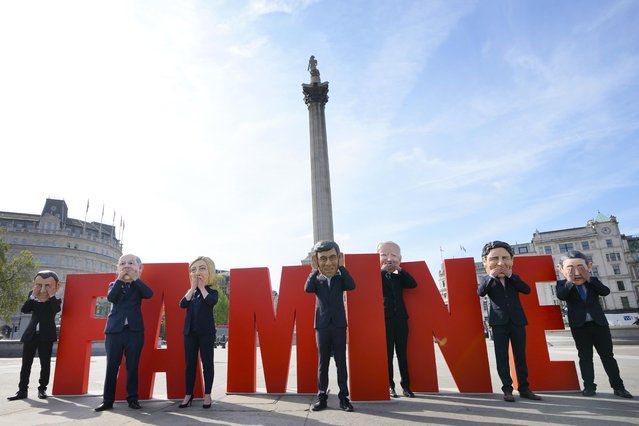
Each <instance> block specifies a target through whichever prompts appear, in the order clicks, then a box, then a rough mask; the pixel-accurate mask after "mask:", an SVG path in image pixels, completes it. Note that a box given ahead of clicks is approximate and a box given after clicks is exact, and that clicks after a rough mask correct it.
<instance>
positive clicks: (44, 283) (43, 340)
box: [7, 271, 62, 401]
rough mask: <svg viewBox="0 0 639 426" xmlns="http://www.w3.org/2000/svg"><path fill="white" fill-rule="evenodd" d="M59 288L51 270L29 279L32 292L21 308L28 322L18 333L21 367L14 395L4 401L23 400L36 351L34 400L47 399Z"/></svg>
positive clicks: (59, 300)
mask: <svg viewBox="0 0 639 426" xmlns="http://www.w3.org/2000/svg"><path fill="white" fill-rule="evenodd" d="M59 289H60V280H59V278H58V275H57V274H56V273H55V272H53V271H40V272H38V273H37V274H36V275H35V277H34V278H33V289H32V290H31V291H30V292H29V296H28V298H27V301H26V302H24V305H22V313H23V314H31V321H29V325H27V329H26V330H25V331H24V333H23V334H22V338H21V339H20V341H21V342H22V343H23V345H22V367H21V368H20V383H19V384H18V392H17V393H16V394H15V395H14V396H10V397H8V398H7V399H8V400H9V401H15V400H18V399H24V398H26V397H27V393H28V392H27V390H28V389H29V376H30V375H31V366H32V365H33V358H34V357H35V354H36V351H38V357H39V358H40V386H38V398H40V399H46V398H47V386H48V385H49V377H50V376H51V354H52V352H53V342H55V341H56V340H58V336H57V333H56V329H55V315H56V314H57V313H58V312H60V305H61V303H62V300H61V299H58V298H57V297H55V294H56V293H57V292H58V290H59Z"/></svg>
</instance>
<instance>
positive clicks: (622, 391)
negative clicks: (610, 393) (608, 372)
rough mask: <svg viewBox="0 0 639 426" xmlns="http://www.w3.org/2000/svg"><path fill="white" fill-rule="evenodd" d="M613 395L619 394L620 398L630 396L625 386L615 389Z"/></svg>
mask: <svg viewBox="0 0 639 426" xmlns="http://www.w3.org/2000/svg"><path fill="white" fill-rule="evenodd" d="M615 395H617V396H620V397H622V398H632V395H631V394H630V392H628V391H627V390H626V389H625V388H619V389H615Z"/></svg>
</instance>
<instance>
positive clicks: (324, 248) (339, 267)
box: [304, 241, 355, 411]
mask: <svg viewBox="0 0 639 426" xmlns="http://www.w3.org/2000/svg"><path fill="white" fill-rule="evenodd" d="M311 264H312V266H313V270H312V271H311V274H310V275H309V276H308V279H307V280H306V284H305V286H304V291H306V292H307V293H315V339H316V341H317V351H318V353H319V361H318V388H319V391H318V395H317V399H318V401H317V402H316V403H315V404H314V405H313V407H312V410H313V411H320V410H323V409H325V408H326V407H327V400H328V395H327V393H326V392H327V390H328V364H329V362H330V360H331V355H332V356H334V357H335V365H336V367H337V384H338V386H339V394H338V397H339V406H340V408H341V409H342V410H344V411H353V405H352V404H351V402H350V400H349V399H348V395H349V392H348V371H347V369H346V326H347V324H346V311H345V309H344V292H345V291H350V290H354V289H355V281H353V278H352V277H351V275H350V274H349V273H348V271H347V270H346V268H345V267H344V256H343V254H342V253H340V251H339V246H338V245H337V243H335V242H334V241H320V242H318V243H317V244H315V245H314V246H313V250H312V253H311Z"/></svg>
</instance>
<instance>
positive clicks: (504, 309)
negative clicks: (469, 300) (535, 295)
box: [477, 274, 530, 325]
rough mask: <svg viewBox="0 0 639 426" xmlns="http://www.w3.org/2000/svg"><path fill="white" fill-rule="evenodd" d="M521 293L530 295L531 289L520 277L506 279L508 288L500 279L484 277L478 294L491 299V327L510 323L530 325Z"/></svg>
mask: <svg viewBox="0 0 639 426" xmlns="http://www.w3.org/2000/svg"><path fill="white" fill-rule="evenodd" d="M519 293H524V294H529V293H530V287H528V284H526V283H525V282H523V281H522V280H521V278H519V276H518V275H515V274H512V275H511V276H510V277H506V286H505V288H504V286H503V285H502V284H501V282H500V281H499V279H497V278H493V277H491V276H490V275H486V276H483V277H482V278H481V280H480V282H479V288H478V289H477V294H479V295H480V296H482V297H483V296H486V295H488V297H489V298H490V314H489V316H488V323H489V324H490V325H505V324H508V323H509V322H510V321H512V322H513V324H516V325H528V320H527V319H526V314H525V313H524V308H522V306H521V301H520V300H519Z"/></svg>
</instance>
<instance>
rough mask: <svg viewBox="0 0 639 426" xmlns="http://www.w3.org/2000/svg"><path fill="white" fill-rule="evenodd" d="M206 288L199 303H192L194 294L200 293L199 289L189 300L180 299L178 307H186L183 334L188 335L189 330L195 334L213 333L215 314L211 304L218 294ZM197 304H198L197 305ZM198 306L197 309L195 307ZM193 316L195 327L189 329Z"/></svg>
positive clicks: (214, 301) (213, 304)
mask: <svg viewBox="0 0 639 426" xmlns="http://www.w3.org/2000/svg"><path fill="white" fill-rule="evenodd" d="M205 288H206V292H207V294H206V297H204V299H202V300H201V302H200V303H199V304H197V303H192V302H193V298H194V297H196V295H201V294H202V293H201V292H200V289H197V290H195V293H193V297H192V298H191V300H186V297H183V298H182V300H180V308H186V318H185V319H184V335H185V336H188V335H189V333H191V331H193V332H195V333H197V334H215V316H214V315H213V306H215V304H216V303H217V300H218V297H219V294H218V292H217V290H214V289H212V288H211V287H208V286H207V287H205ZM198 305H199V306H198ZM196 306H198V309H196V308H195V307H196ZM193 318H195V327H194V329H193V330H192V329H191V322H192V319H193Z"/></svg>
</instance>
